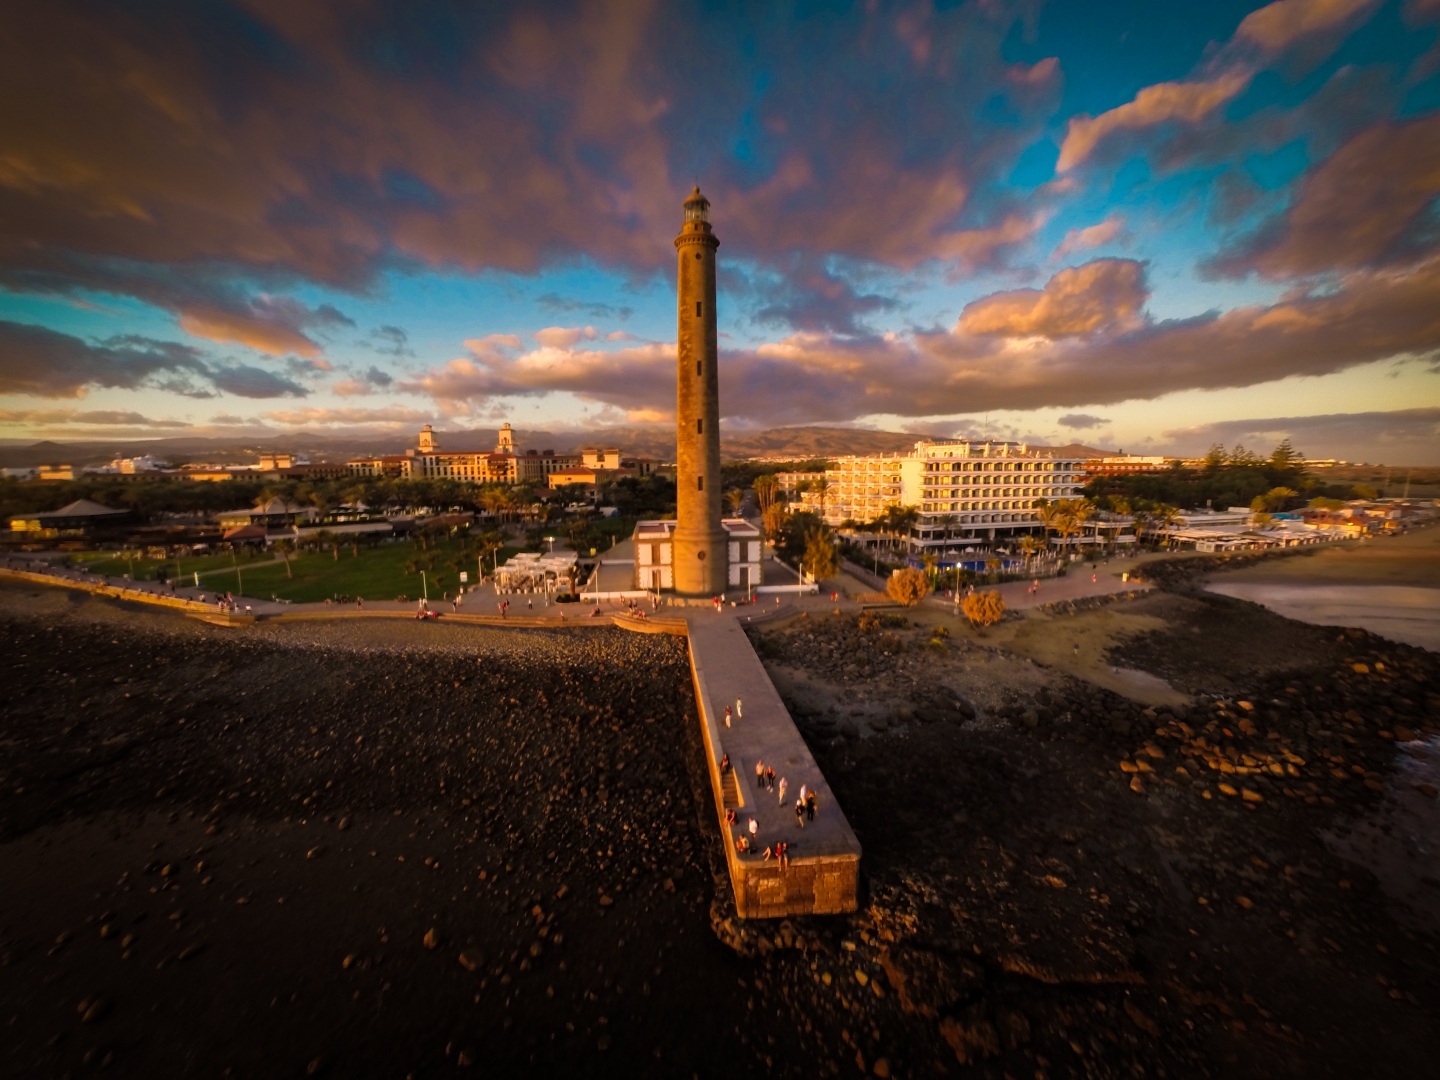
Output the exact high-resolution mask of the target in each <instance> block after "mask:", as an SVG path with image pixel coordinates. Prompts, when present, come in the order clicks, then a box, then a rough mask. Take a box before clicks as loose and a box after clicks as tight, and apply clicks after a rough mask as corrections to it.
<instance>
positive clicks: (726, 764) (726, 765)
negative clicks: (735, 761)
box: [720, 754, 730, 776]
mask: <svg viewBox="0 0 1440 1080" xmlns="http://www.w3.org/2000/svg"><path fill="white" fill-rule="evenodd" d="M729 771H730V755H729V754H721V755H720V775H722V776H723V775H725V774H726V773H727V772H729Z"/></svg>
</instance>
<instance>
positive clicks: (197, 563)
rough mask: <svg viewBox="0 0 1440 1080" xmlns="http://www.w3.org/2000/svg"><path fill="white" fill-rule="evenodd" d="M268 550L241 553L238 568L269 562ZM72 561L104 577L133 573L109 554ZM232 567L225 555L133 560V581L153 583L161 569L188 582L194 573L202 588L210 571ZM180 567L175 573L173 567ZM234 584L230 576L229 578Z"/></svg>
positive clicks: (127, 563) (124, 562) (82, 556)
mask: <svg viewBox="0 0 1440 1080" xmlns="http://www.w3.org/2000/svg"><path fill="white" fill-rule="evenodd" d="M272 557H273V556H272V554H271V553H270V552H268V551H262V552H256V553H242V554H240V555H239V556H238V559H239V563H240V566H241V567H242V568H244V567H245V566H247V565H249V564H251V563H262V562H268V561H269V560H270V559H271V558H272ZM71 562H72V563H74V564H75V565H77V566H80V567H83V568H84V569H85V570H88V571H89V572H91V573H92V574H105V575H107V576H110V577H121V576H122V575H124V574H130V573H132V570H131V566H132V564H131V562H130V560H128V559H117V558H115V556H114V553H112V552H85V553H82V554H80V555H76V556H74V557H73V558H72V559H71ZM231 565H232V561H231V557H230V556H229V555H228V554H225V555H187V556H186V557H185V558H183V559H136V560H135V561H134V563H133V566H134V570H133V579H134V580H135V581H154V580H155V575H156V574H157V573H158V572H159V571H161V570H164V571H165V573H166V574H171V575H175V576H176V577H178V578H184V579H185V581H186V582H187V583H191V582H193V581H194V580H195V579H194V578H193V577H192V576H191V575H192V574H194V573H196V572H197V571H198V572H199V573H200V575H201V577H200V582H201V584H202V585H208V584H210V582H209V581H207V580H206V578H205V574H206V573H207V572H208V571H211V570H219V569H222V568H224V569H229V568H230V567H231ZM177 566H178V567H179V572H178V574H177V573H176V567H177ZM229 580H231V581H234V576H233V574H232V575H231V576H230V579H229Z"/></svg>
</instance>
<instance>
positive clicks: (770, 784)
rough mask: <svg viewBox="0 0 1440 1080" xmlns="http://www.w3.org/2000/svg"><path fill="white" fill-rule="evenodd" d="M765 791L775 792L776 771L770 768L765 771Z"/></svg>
mask: <svg viewBox="0 0 1440 1080" xmlns="http://www.w3.org/2000/svg"><path fill="white" fill-rule="evenodd" d="M765 790H766V791H774V790H775V770H774V769H771V768H769V767H768V766H767V767H766V769H765Z"/></svg>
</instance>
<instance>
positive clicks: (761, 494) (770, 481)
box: [751, 473, 780, 517]
mask: <svg viewBox="0 0 1440 1080" xmlns="http://www.w3.org/2000/svg"><path fill="white" fill-rule="evenodd" d="M751 487H753V488H754V489H755V501H756V502H757V503H758V504H759V505H760V516H761V517H764V516H765V512H766V511H767V510H769V509H770V507H771V506H773V505H774V504H775V492H776V491H777V490H778V489H779V487H780V481H779V480H776V479H775V474H774V473H765V474H764V475H763V476H757V477H756V478H755V482H754V483H753V484H752V485H751Z"/></svg>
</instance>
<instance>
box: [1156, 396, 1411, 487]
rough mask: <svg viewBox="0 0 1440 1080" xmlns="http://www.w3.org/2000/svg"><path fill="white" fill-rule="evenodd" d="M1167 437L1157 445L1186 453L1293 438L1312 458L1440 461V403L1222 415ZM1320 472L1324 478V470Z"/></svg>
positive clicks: (1394, 462) (1391, 462) (1398, 462)
mask: <svg viewBox="0 0 1440 1080" xmlns="http://www.w3.org/2000/svg"><path fill="white" fill-rule="evenodd" d="M1163 439H1164V440H1165V441H1164V442H1163V443H1162V444H1161V445H1160V446H1159V447H1157V449H1162V450H1164V451H1166V452H1169V453H1174V454H1183V455H1186V456H1190V455H1198V454H1201V453H1203V452H1204V451H1205V449H1206V448H1207V447H1210V446H1213V445H1214V444H1215V443H1222V444H1224V445H1227V446H1233V445H1235V444H1236V443H1240V444H1242V445H1246V446H1256V447H1264V446H1272V445H1274V444H1276V443H1278V442H1279V441H1280V440H1281V439H1290V440H1291V441H1292V442H1293V443H1294V445H1295V446H1296V447H1297V448H1300V449H1301V450H1302V451H1303V452H1304V453H1305V455H1306V456H1308V457H1311V458H1332V457H1333V458H1340V459H1342V460H1346V461H1370V462H1378V463H1382V464H1387V465H1440V408H1419V409H1397V410H1395V411H1393V412H1363V413H1332V414H1328V415H1323V416H1286V417H1272V418H1269V419H1263V420H1222V421H1219V422H1217V423H1213V424H1203V425H1199V426H1196V427H1188V428H1177V429H1174V430H1171V431H1166V432H1164V434H1163ZM1317 475H1318V476H1319V478H1320V479H1322V480H1323V479H1324V475H1325V474H1324V473H1323V472H1321V473H1318V474H1317ZM1395 480H1396V481H1397V482H1400V481H1403V480H1404V477H1403V476H1397V477H1395Z"/></svg>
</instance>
